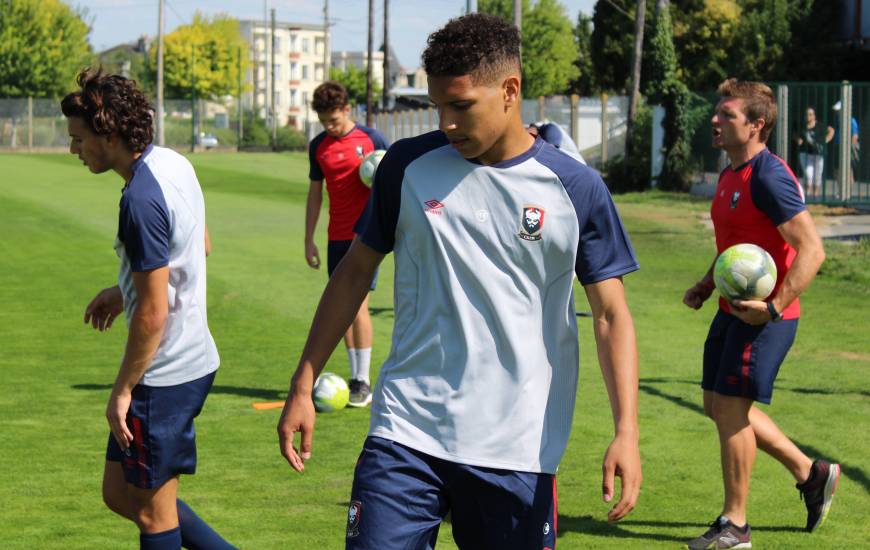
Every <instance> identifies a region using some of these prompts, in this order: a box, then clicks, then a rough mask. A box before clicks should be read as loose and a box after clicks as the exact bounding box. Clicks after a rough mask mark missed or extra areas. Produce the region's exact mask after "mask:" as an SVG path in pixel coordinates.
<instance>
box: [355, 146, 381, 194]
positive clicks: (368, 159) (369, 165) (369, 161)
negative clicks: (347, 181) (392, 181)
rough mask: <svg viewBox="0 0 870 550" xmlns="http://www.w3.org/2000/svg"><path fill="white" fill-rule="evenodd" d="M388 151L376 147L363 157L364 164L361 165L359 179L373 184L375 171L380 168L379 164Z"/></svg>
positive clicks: (370, 184) (367, 183) (369, 184)
mask: <svg viewBox="0 0 870 550" xmlns="http://www.w3.org/2000/svg"><path fill="white" fill-rule="evenodd" d="M386 154H387V152H386V151H384V150H383V149H376V150H374V151H372V152H371V153H369V154H368V155H366V156H365V158H363V161H362V164H360V165H359V179H361V180H362V182H363V183H364V184H366V185H368V186H369V187H371V186H372V180H374V179H375V171H376V170H377V169H378V164H380V163H381V159H382V158H384V155H386Z"/></svg>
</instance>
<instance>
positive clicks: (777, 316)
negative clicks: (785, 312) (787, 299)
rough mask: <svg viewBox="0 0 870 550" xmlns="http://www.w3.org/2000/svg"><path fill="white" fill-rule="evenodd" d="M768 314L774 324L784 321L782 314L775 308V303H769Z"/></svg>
mask: <svg viewBox="0 0 870 550" xmlns="http://www.w3.org/2000/svg"><path fill="white" fill-rule="evenodd" d="M767 312H768V313H770V320H771V321H772V322H774V323H778V322H780V321H782V313H780V312H778V311H777V310H776V308H775V307H773V302H767Z"/></svg>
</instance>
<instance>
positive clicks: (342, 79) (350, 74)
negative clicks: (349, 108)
mask: <svg viewBox="0 0 870 550" xmlns="http://www.w3.org/2000/svg"><path fill="white" fill-rule="evenodd" d="M329 79H330V80H335V81H336V82H338V83H339V84H341V85H342V86H344V88H345V89H346V90H347V95H349V96H350V103H351V105H365V104H366V72H365V71H364V70H362V69H360V68H359V67H355V66H354V65H348V66H347V68H346V69H345V70H343V71H342V70H341V69H339V68H338V67H330V68H329ZM380 93H381V87H380V86H378V83H377V82H375V81H374V80H373V81H372V96H377V95H379V94H380Z"/></svg>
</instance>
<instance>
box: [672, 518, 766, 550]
mask: <svg viewBox="0 0 870 550" xmlns="http://www.w3.org/2000/svg"><path fill="white" fill-rule="evenodd" d="M751 533H752V530H751V529H750V528H749V524H748V523H747V524H746V525H745V526H743V527H742V528H740V527H737V526H736V525H734V524H733V523H731V521H730V520H729V519H728V518H726V517H725V516H719V517H718V518H716V521H714V522H713V523H711V524H710V528H709V529H707V532H706V533H704V534H703V535H701V536H700V537H698V538H696V539H694V540H690V541H689V543H688V544H687V545H686V548H688V549H689V550H711V549H714V548H715V549H719V548H752V542H751V540H750V539H751Z"/></svg>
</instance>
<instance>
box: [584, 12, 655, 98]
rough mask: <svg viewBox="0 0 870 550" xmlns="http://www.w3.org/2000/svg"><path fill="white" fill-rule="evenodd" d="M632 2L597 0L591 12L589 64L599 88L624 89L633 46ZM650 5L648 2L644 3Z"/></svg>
mask: <svg viewBox="0 0 870 550" xmlns="http://www.w3.org/2000/svg"><path fill="white" fill-rule="evenodd" d="M634 4H635V3H634V2H633V1H631V0H612V1H599V2H596V3H595V9H594V10H593V12H592V26H593V30H592V40H591V43H590V46H591V54H592V67H593V68H594V70H595V79H596V81H597V82H598V85H599V87H600V88H601V91H604V92H617V93H625V92H626V90H627V88H628V87H629V86H628V84H629V78H631V54H632V49H633V48H634V15H635V8H634ZM647 9H649V6H647Z"/></svg>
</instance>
